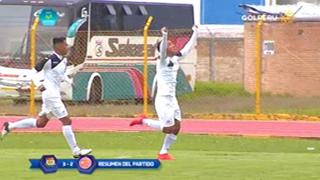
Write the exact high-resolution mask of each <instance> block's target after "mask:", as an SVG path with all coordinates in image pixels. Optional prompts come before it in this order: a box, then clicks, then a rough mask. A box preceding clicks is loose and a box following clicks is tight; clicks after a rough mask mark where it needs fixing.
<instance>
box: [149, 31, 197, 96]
mask: <svg viewBox="0 0 320 180" xmlns="http://www.w3.org/2000/svg"><path fill="white" fill-rule="evenodd" d="M167 39H168V33H166V32H162V41H161V44H160V57H159V58H158V59H157V68H156V69H157V73H156V76H155V81H154V82H156V83H157V95H158V96H175V95H176V84H177V74H178V70H179V67H180V66H179V60H180V59H182V58H184V57H185V56H186V55H187V54H188V53H189V52H190V51H191V49H192V47H193V45H194V43H195V42H196V40H197V30H196V28H193V34H192V36H191V38H190V40H189V42H188V43H187V44H186V45H185V47H184V48H183V49H182V50H181V51H180V53H178V54H177V55H176V56H173V57H168V56H167ZM154 85H155V83H154ZM153 88H154V87H153Z"/></svg>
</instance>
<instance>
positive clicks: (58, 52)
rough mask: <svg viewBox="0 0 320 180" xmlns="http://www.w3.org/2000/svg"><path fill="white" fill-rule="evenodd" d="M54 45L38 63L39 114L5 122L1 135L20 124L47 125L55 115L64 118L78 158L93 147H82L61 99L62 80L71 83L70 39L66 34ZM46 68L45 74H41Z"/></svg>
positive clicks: (36, 83) (64, 124) (74, 152)
mask: <svg viewBox="0 0 320 180" xmlns="http://www.w3.org/2000/svg"><path fill="white" fill-rule="evenodd" d="M53 48H54V53H53V54H52V55H50V56H49V57H48V58H45V59H44V60H42V61H40V62H39V63H38V64H37V65H36V67H35V70H36V73H35V75H34V77H33V78H32V79H33V81H34V83H35V85H36V86H37V87H38V89H39V90H40V91H41V92H42V108H41V112H40V113H39V116H38V118H37V119H35V118H26V119H22V120H20V121H16V122H5V123H4V124H3V129H2V132H1V135H2V138H3V137H4V136H5V135H7V134H8V133H9V132H10V131H12V130H14V129H19V128H43V127H45V126H46V125H47V123H48V121H49V119H50V118H51V116H52V115H53V116H55V117H56V118H58V119H59V120H60V121H61V122H62V132H63V135H64V137H65V139H66V141H67V143H68V144H69V146H70V148H71V151H72V155H73V156H74V157H75V158H77V157H80V156H83V155H87V154H90V153H91V151H92V150H91V149H80V148H79V146H78V145H77V142H76V138H75V135H74V132H73V130H72V126H71V124H72V121H71V119H70V117H69V115H68V112H67V109H66V107H65V105H64V104H63V102H62V100H61V95H60V85H61V82H62V81H66V82H68V83H71V80H70V79H69V78H68V77H67V76H66V69H67V58H66V57H65V56H66V55H67V54H68V46H67V43H66V39H65V38H64V37H60V38H54V39H53ZM42 71H43V74H41V73H42ZM40 72H41V73H40ZM42 75H43V76H42Z"/></svg>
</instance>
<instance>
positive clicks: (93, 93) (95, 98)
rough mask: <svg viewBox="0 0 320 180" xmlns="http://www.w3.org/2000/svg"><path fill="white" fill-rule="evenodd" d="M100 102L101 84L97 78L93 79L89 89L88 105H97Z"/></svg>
mask: <svg viewBox="0 0 320 180" xmlns="http://www.w3.org/2000/svg"><path fill="white" fill-rule="evenodd" d="M101 102H102V84H101V79H100V78H99V77H94V78H93V81H92V84H91V87H90V96H89V103H93V104H98V103H101Z"/></svg>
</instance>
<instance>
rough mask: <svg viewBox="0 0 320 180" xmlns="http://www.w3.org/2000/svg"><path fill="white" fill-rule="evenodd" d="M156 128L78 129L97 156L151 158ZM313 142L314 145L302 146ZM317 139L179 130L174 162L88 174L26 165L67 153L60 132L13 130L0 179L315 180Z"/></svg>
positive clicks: (1, 147)
mask: <svg viewBox="0 0 320 180" xmlns="http://www.w3.org/2000/svg"><path fill="white" fill-rule="evenodd" d="M162 137H163V136H162V135H161V134H160V133H77V138H78V140H79V142H80V144H81V145H83V146H86V147H91V148H93V149H94V153H93V154H94V155H95V157H96V158H154V157H155V155H156V153H157V152H158V149H159V146H160V144H161V141H162ZM308 147H314V148H315V150H313V151H310V150H307V148H308ZM319 150H320V141H318V140H311V139H308V140H307V139H285V138H254V137H223V136H208V135H181V136H180V137H179V139H178V141H177V143H176V144H174V145H173V147H172V151H171V152H172V154H173V155H174V156H175V157H176V160H175V161H169V162H163V163H162V167H161V168H160V169H159V170H96V171H95V172H94V174H93V175H83V174H79V173H78V172H77V171H76V170H60V171H59V172H57V173H56V174H50V175H44V174H43V173H42V172H41V171H40V170H30V169H29V163H28V159H29V158H40V157H41V156H42V155H43V154H55V155H56V156H57V157H58V158H69V157H70V154H69V153H70V152H69V149H68V147H67V144H66V142H65V141H64V138H63V136H62V135H61V134H55V133H53V134H49V133H42V134H40V133H33V134H31V133H26V134H24V133H17V134H11V135H10V136H8V138H7V139H5V140H4V141H2V142H0V153H1V155H2V156H1V161H0V179H1V180H2V179H3V180H7V179H8V180H12V179H60V178H61V179H184V180H186V179H210V180H211V179H218V180H223V179H237V180H241V179H245V180H251V179H254V180H255V179H259V180H264V179H268V180H269V179H272V180H274V179H290V180H295V179H297V180H298V179H299V180H300V179H308V180H310V179H319V178H320V171H319V167H320V154H319V152H320V151H319Z"/></svg>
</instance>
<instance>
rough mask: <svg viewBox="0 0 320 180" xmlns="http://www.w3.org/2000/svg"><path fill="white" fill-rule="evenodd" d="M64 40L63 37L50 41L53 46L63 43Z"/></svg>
mask: <svg viewBox="0 0 320 180" xmlns="http://www.w3.org/2000/svg"><path fill="white" fill-rule="evenodd" d="M65 40H66V38H65V37H55V38H53V39H52V44H53V46H55V45H56V44H59V43H63V42H64V41H65Z"/></svg>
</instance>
